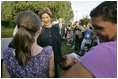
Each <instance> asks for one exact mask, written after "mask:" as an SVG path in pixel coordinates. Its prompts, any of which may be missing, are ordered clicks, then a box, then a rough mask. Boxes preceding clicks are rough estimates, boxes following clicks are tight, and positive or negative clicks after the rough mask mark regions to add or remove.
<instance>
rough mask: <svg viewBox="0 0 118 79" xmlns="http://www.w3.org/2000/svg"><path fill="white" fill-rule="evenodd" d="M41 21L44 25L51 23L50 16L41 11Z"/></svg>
mask: <svg viewBox="0 0 118 79" xmlns="http://www.w3.org/2000/svg"><path fill="white" fill-rule="evenodd" d="M41 19H42V22H43V23H44V25H45V26H49V25H50V24H51V17H50V16H49V14H47V13H43V14H42V15H41Z"/></svg>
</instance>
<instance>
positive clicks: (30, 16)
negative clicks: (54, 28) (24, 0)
mask: <svg viewBox="0 0 118 79" xmlns="http://www.w3.org/2000/svg"><path fill="white" fill-rule="evenodd" d="M16 24H17V25H18V27H19V29H18V31H17V33H16V35H15V36H14V38H13V44H14V46H15V55H16V59H17V60H18V63H19V65H21V66H25V65H26V63H27V62H28V61H29V60H30V58H31V45H32V43H33V42H34V35H35V33H36V32H37V31H38V30H39V28H40V26H41V23H40V19H39V17H38V16H37V15H36V14H35V13H33V12H31V11H23V12H21V13H19V15H18V16H17V20H16Z"/></svg>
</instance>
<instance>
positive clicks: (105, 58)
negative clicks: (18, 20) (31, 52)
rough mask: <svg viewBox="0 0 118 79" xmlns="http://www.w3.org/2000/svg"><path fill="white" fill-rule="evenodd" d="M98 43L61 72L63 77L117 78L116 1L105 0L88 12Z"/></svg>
mask: <svg viewBox="0 0 118 79" xmlns="http://www.w3.org/2000/svg"><path fill="white" fill-rule="evenodd" d="M90 16H91V24H92V26H93V27H94V30H93V32H94V33H95V34H96V35H97V36H98V38H99V41H100V44H98V45H97V46H95V47H92V48H91V49H90V50H89V51H88V53H87V54H86V55H84V56H83V57H82V58H81V60H80V62H78V63H77V64H75V65H74V66H72V67H71V68H70V69H69V70H67V71H64V72H63V73H62V77H64V78H70V77H71V78H117V1H105V2H102V3H101V4H100V5H98V6H97V7H96V8H95V9H93V10H92V11H91V13H90Z"/></svg>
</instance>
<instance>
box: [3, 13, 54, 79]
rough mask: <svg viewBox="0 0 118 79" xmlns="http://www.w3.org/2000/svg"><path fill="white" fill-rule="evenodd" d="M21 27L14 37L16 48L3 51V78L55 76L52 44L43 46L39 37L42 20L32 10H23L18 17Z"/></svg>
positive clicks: (17, 20) (17, 22)
mask: <svg viewBox="0 0 118 79" xmlns="http://www.w3.org/2000/svg"><path fill="white" fill-rule="evenodd" d="M16 24H17V25H18V27H19V29H18V31H17V33H16V34H15V36H14V38H13V45H14V47H15V49H14V48H6V49H5V50H4V51H3V62H2V77H3V78H10V77H12V78H48V77H54V75H55V70H54V66H55V65H54V53H53V50H52V47H51V46H45V47H41V46H39V45H38V44H37V37H38V36H39V34H40V32H41V21H40V19H39V17H38V16H37V15H36V14H35V13H34V12H31V11H22V12H20V13H19V15H18V17H17V18H16Z"/></svg>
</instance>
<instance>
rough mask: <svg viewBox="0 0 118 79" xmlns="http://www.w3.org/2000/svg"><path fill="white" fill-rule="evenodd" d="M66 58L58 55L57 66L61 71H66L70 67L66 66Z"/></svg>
mask: <svg viewBox="0 0 118 79" xmlns="http://www.w3.org/2000/svg"><path fill="white" fill-rule="evenodd" d="M66 60H67V56H66V55H59V56H58V64H59V66H60V67H61V69H63V70H68V69H69V68H70V67H71V66H65V65H66Z"/></svg>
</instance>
